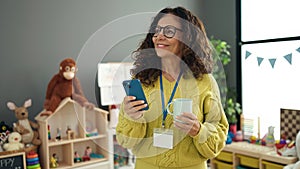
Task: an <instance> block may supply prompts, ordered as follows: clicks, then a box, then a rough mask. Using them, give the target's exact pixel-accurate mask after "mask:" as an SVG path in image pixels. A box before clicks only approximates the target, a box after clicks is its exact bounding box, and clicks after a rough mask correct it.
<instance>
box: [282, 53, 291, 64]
mask: <svg viewBox="0 0 300 169" xmlns="http://www.w3.org/2000/svg"><path fill="white" fill-rule="evenodd" d="M283 57H284V58H285V59H286V60H287V61H288V62H289V63H290V64H292V54H291V53H290V54H288V55H285V56H283Z"/></svg>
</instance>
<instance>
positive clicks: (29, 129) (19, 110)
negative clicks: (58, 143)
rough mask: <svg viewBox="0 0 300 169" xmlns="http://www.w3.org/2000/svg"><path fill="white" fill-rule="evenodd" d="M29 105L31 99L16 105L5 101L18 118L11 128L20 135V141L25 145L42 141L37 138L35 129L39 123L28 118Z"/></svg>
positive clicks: (38, 143)
mask: <svg viewBox="0 0 300 169" xmlns="http://www.w3.org/2000/svg"><path fill="white" fill-rule="evenodd" d="M30 106H31V99H28V100H27V101H25V103H24V105H23V106H21V107H17V106H16V105H15V104H14V103H13V102H7V107H8V108H9V109H10V110H12V111H14V112H15V116H16V118H17V119H18V121H17V122H16V123H14V126H13V130H14V131H16V132H18V133H20V134H21V135H22V142H23V143H24V144H25V145H26V146H27V145H30V144H33V145H36V146H38V145H40V144H41V143H42V142H41V140H40V139H39V134H38V132H37V131H36V130H34V129H38V128H39V125H38V124H37V123H35V122H33V121H31V120H29V119H28V110H27V108H28V107H30Z"/></svg>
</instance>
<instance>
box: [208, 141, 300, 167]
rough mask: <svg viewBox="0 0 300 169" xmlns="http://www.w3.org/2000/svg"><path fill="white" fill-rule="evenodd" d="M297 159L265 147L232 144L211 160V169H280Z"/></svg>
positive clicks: (243, 143)
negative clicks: (245, 168)
mask: <svg viewBox="0 0 300 169" xmlns="http://www.w3.org/2000/svg"><path fill="white" fill-rule="evenodd" d="M296 161H297V157H283V156H279V155H278V154H277V153H276V150H275V148H274V147H266V146H261V145H256V144H250V143H248V142H233V143H231V144H228V145H226V146H225V148H224V149H223V150H222V152H221V153H220V154H219V155H218V156H217V157H216V158H214V159H212V160H211V165H210V167H211V169H236V168H237V167H238V166H240V165H241V166H245V167H251V168H259V169H270V168H271V169H282V168H283V167H284V166H286V165H288V164H292V163H295V162H296Z"/></svg>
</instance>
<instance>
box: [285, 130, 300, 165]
mask: <svg viewBox="0 0 300 169" xmlns="http://www.w3.org/2000/svg"><path fill="white" fill-rule="evenodd" d="M296 152H297V157H298V162H296V163H295V164H290V165H287V166H285V167H284V168H283V169H300V131H299V132H298V134H297V136H296Z"/></svg>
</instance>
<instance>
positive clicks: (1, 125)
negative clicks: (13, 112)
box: [0, 121, 12, 152]
mask: <svg viewBox="0 0 300 169" xmlns="http://www.w3.org/2000/svg"><path fill="white" fill-rule="evenodd" d="M11 132H12V128H11V127H9V126H8V125H7V124H5V122H4V121H1V122H0V152H2V151H3V149H2V147H3V144H4V143H6V141H7V139H8V135H9V133H11Z"/></svg>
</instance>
